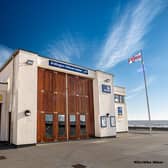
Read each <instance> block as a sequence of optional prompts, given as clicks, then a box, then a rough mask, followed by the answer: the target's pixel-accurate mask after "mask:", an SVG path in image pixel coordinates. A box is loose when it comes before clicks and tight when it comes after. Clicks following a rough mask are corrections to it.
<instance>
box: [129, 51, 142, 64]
mask: <svg viewBox="0 0 168 168" xmlns="http://www.w3.org/2000/svg"><path fill="white" fill-rule="evenodd" d="M141 60H142V53H141V52H140V51H139V52H138V53H137V54H135V55H134V56H132V57H131V58H129V59H128V63H129V64H132V63H134V62H137V61H141Z"/></svg>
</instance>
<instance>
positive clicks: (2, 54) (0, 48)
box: [0, 44, 13, 66]
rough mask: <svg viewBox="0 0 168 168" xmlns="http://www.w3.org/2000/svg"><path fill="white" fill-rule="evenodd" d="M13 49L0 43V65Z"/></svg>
mask: <svg viewBox="0 0 168 168" xmlns="http://www.w3.org/2000/svg"><path fill="white" fill-rule="evenodd" d="M12 53H13V50H12V49H11V48H8V47H7V46H4V45H1V44H0V66H2V65H3V64H4V62H5V61H6V60H7V59H8V58H9V57H10V56H11V55H12Z"/></svg>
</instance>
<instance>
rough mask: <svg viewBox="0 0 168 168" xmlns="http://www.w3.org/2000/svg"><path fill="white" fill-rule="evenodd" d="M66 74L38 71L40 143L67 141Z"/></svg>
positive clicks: (44, 70) (38, 128)
mask: <svg viewBox="0 0 168 168" xmlns="http://www.w3.org/2000/svg"><path fill="white" fill-rule="evenodd" d="M65 84H66V83H65V74H64V73H60V72H55V71H51V70H47V69H43V68H39V69H38V114H37V140H38V142H52V141H57V140H62V139H66V136H67V135H66V122H65V121H66V116H65V114H66V109H65V107H66V102H65V100H66V94H65V93H66V86H65Z"/></svg>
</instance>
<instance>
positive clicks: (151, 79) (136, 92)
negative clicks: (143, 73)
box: [126, 76, 156, 100]
mask: <svg viewBox="0 0 168 168" xmlns="http://www.w3.org/2000/svg"><path fill="white" fill-rule="evenodd" d="M155 80H156V77H155V76H150V77H149V78H148V80H147V86H150V85H151V84H152V83H153V82H154V81H155ZM144 89H145V86H144V83H141V84H140V85H139V86H137V87H135V88H133V89H131V90H129V91H128V93H127V95H128V96H127V97H126V99H127V100H128V99H132V98H134V97H136V96H138V95H139V94H140V93H141V92H142V91H144Z"/></svg>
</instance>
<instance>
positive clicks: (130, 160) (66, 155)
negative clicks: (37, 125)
mask: <svg viewBox="0 0 168 168" xmlns="http://www.w3.org/2000/svg"><path fill="white" fill-rule="evenodd" d="M75 166H76V168H168V131H163V132H161V131H155V132H153V133H152V134H148V133H147V132H144V131H141V132H140V131H131V132H129V133H124V134H118V135H117V138H103V139H89V140H80V141H69V142H60V143H49V144H38V145H37V146H33V147H25V148H17V149H3V150H2V149H1V150H0V168H73V167H74V168H75Z"/></svg>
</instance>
